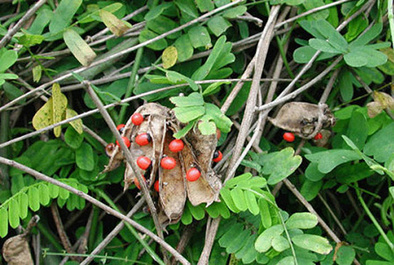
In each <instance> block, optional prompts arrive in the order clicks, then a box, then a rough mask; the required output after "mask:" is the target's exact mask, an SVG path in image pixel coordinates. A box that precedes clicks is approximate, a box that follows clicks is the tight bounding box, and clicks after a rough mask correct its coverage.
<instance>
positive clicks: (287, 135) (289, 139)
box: [283, 132, 295, 143]
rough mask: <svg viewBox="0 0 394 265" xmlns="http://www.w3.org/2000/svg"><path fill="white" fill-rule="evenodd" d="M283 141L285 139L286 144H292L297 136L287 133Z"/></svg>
mask: <svg viewBox="0 0 394 265" xmlns="http://www.w3.org/2000/svg"><path fill="white" fill-rule="evenodd" d="M283 139H284V140H285V141H286V142H289V143H291V142H294V140H295V136H294V134H293V133H291V132H285V133H284V134H283Z"/></svg>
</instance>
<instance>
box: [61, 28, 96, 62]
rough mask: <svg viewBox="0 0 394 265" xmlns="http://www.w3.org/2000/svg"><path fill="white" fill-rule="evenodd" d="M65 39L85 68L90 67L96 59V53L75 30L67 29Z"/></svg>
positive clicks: (64, 34)
mask: <svg viewBox="0 0 394 265" xmlns="http://www.w3.org/2000/svg"><path fill="white" fill-rule="evenodd" d="M63 38H64V42H65V43H66V45H67V47H68V48H69V49H70V51H71V53H72V54H73V55H74V56H75V58H77V60H78V61H79V62H80V63H81V64H82V65H83V66H88V65H89V64H90V63H91V62H92V61H93V60H94V58H96V56H97V55H96V53H95V52H94V51H93V49H92V48H90V46H89V45H88V44H87V43H86V41H85V40H84V39H82V37H81V36H80V35H79V34H78V33H77V32H76V31H75V30H73V29H67V30H66V31H65V32H64V33H63Z"/></svg>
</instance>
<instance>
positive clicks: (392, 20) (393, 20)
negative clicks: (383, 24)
mask: <svg viewBox="0 0 394 265" xmlns="http://www.w3.org/2000/svg"><path fill="white" fill-rule="evenodd" d="M393 13H394V9H393V1H391V0H389V1H387V16H388V19H389V25H390V34H391V42H392V43H393V47H394V14H393Z"/></svg>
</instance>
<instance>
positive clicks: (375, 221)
mask: <svg viewBox="0 0 394 265" xmlns="http://www.w3.org/2000/svg"><path fill="white" fill-rule="evenodd" d="M355 186H356V189H355V190H356V194H357V198H358V200H359V201H360V203H361V206H362V207H363V208H364V211H365V212H366V213H367V215H368V217H369V218H370V219H371V221H372V223H373V224H374V226H375V227H376V229H377V230H378V231H379V233H380V235H381V236H382V238H383V239H384V241H386V243H387V245H388V246H389V247H390V249H391V251H394V244H393V243H391V241H390V239H389V238H388V237H387V235H386V233H385V232H384V231H383V228H382V227H381V226H380V224H379V223H378V221H377V220H376V218H375V216H373V214H372V213H371V211H370V210H369V208H368V206H367V204H366V203H365V201H364V199H363V197H362V196H361V192H360V190H359V188H358V183H357V182H356V183H355Z"/></svg>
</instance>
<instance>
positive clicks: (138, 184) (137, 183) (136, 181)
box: [134, 176, 146, 190]
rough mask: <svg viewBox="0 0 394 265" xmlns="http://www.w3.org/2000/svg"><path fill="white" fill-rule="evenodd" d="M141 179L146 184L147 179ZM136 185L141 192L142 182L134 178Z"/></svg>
mask: <svg viewBox="0 0 394 265" xmlns="http://www.w3.org/2000/svg"><path fill="white" fill-rule="evenodd" d="M141 177H142V179H143V180H144V181H145V182H146V178H145V177H144V176H141ZM134 184H135V186H136V187H137V188H138V189H139V190H141V185H140V182H139V181H138V179H137V178H136V177H135V178H134Z"/></svg>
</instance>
